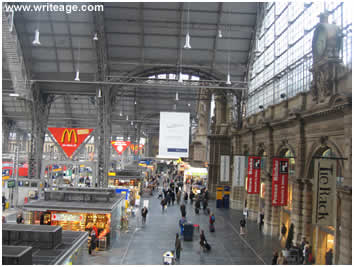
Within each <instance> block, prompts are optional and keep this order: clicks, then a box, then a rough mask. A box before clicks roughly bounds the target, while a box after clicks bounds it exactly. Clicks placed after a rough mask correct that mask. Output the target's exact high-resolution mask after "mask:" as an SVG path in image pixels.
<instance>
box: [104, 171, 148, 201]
mask: <svg viewBox="0 0 354 267" xmlns="http://www.w3.org/2000/svg"><path fill="white" fill-rule="evenodd" d="M108 187H110V188H114V189H115V190H116V193H117V194H122V195H124V200H125V202H126V204H125V206H126V208H131V207H134V206H135V205H136V204H137V203H136V202H137V200H138V199H139V200H140V192H141V191H142V181H141V178H136V177H120V178H119V177H110V178H109V180H108Z"/></svg>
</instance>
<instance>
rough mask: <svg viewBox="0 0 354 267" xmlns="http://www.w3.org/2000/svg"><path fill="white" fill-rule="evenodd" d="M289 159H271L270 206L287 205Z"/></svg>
mask: <svg viewBox="0 0 354 267" xmlns="http://www.w3.org/2000/svg"><path fill="white" fill-rule="evenodd" d="M288 175H289V159H286V158H274V159H273V175H272V176H273V177H272V206H286V205H288Z"/></svg>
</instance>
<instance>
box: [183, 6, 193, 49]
mask: <svg viewBox="0 0 354 267" xmlns="http://www.w3.org/2000/svg"><path fill="white" fill-rule="evenodd" d="M187 5H188V11H187V34H186V43H185V44H184V48H186V49H191V48H192V47H191V44H190V39H191V38H190V35H189V2H188V3H187Z"/></svg>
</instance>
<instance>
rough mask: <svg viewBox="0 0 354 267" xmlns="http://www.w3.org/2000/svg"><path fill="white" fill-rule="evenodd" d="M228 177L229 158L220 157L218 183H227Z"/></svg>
mask: <svg viewBox="0 0 354 267" xmlns="http://www.w3.org/2000/svg"><path fill="white" fill-rule="evenodd" d="M229 176H230V156H225V155H224V156H221V157H220V182H228V181H229Z"/></svg>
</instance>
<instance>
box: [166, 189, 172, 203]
mask: <svg viewBox="0 0 354 267" xmlns="http://www.w3.org/2000/svg"><path fill="white" fill-rule="evenodd" d="M166 200H167V205H168V206H170V205H171V191H170V189H168V191H167V196H166Z"/></svg>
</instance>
